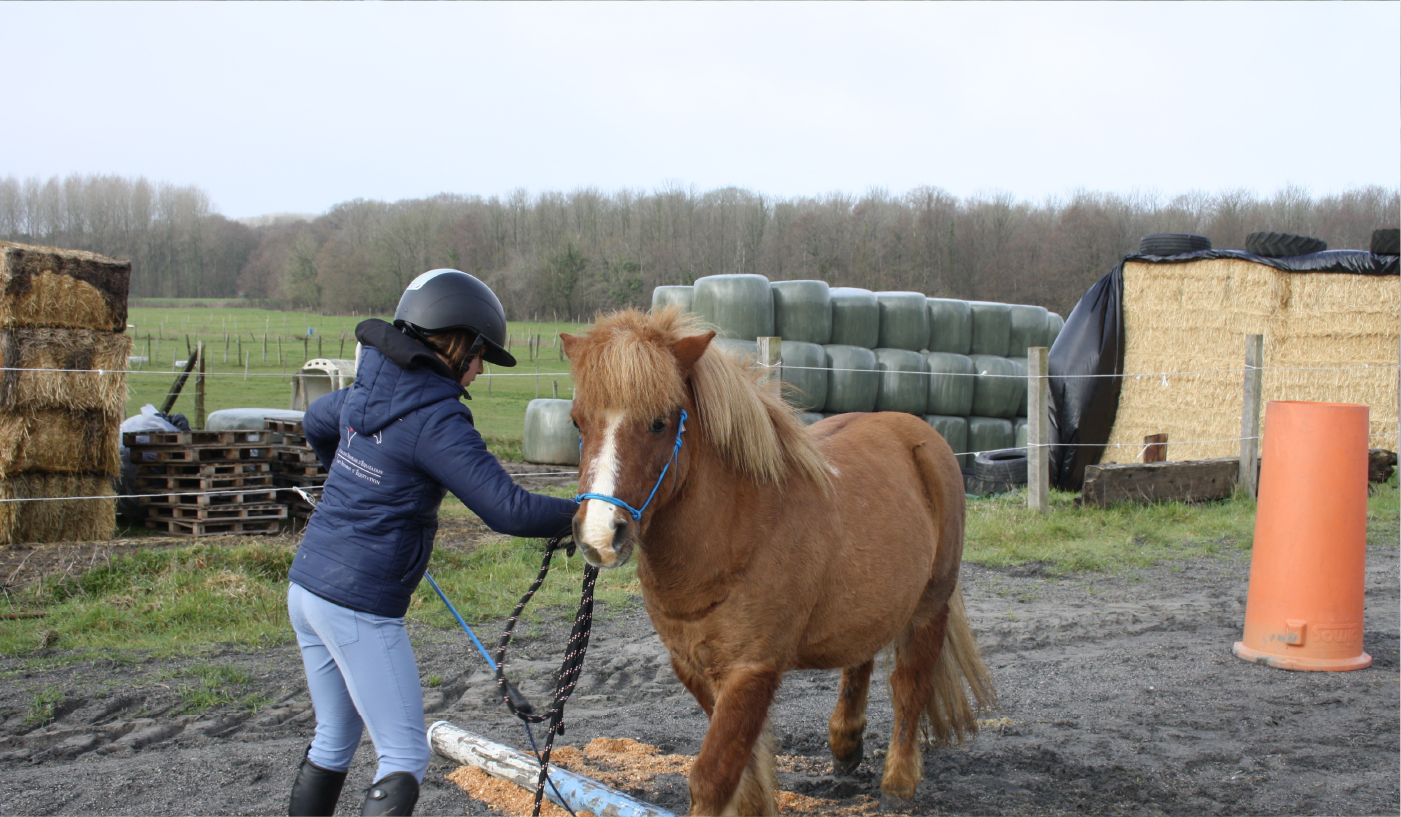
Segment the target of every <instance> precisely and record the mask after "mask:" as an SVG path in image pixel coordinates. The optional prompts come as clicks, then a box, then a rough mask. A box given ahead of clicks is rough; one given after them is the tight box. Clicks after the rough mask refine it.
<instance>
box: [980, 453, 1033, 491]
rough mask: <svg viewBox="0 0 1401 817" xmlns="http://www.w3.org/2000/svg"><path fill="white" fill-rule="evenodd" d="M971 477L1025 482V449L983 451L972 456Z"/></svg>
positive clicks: (1012, 482)
mask: <svg viewBox="0 0 1401 817" xmlns="http://www.w3.org/2000/svg"><path fill="white" fill-rule="evenodd" d="M973 477H974V478H975V479H979V480H982V481H983V482H1003V483H1009V484H1012V485H1025V484H1026V449H1025V448H1004V449H1002V450H1001V451H984V452H983V453H981V454H979V455H978V456H977V457H975V458H973Z"/></svg>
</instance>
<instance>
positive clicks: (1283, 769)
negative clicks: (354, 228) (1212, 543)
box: [0, 521, 1401, 815]
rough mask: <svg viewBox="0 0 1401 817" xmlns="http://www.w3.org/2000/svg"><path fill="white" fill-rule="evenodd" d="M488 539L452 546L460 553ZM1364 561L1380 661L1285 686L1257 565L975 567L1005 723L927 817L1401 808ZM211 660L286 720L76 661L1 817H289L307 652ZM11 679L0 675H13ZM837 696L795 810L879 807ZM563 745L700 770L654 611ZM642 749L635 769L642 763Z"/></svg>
mask: <svg viewBox="0 0 1401 817" xmlns="http://www.w3.org/2000/svg"><path fill="white" fill-rule="evenodd" d="M473 533H474V532H473V531H470V530H467V531H461V532H459V533H458V534H451V532H449V534H450V535H460V536H461V537H462V538H463V539H464V540H466V539H470V538H471V536H472V535H473ZM1370 539H1371V543H1370V547H1369V552H1368V562H1367V609H1366V637H1365V649H1366V650H1367V652H1369V653H1370V654H1371V655H1372V656H1373V658H1374V664H1373V666H1372V667H1371V668H1370V669H1367V670H1362V671H1358V672H1350V673H1291V672H1283V671H1280V670H1274V669H1269V668H1267V667H1264V666H1259V665H1256V664H1249V663H1246V662H1243V661H1240V660H1239V659H1236V658H1235V657H1233V656H1232V655H1231V652H1230V648H1231V644H1232V643H1233V642H1234V641H1236V640H1238V639H1239V638H1240V634H1241V624H1242V621H1243V616H1244V605H1245V599H1246V592H1247V577H1248V571H1249V562H1248V559H1247V558H1245V557H1242V556H1233V557H1224V558H1216V559H1202V560H1193V561H1186V562H1180V563H1173V564H1166V565H1162V566H1160V567H1157V568H1154V569H1151V570H1142V571H1137V570H1135V571H1127V572H1124V573H1120V574H1113V575H1110V574H1072V575H1068V576H1054V575H1049V574H1047V573H1045V572H1044V571H1043V570H1041V569H1039V568H1037V567H1035V566H1030V567H1023V568H1019V569H1016V570H993V569H988V568H983V567H978V566H975V565H967V566H965V569H964V583H965V593H966V595H967V600H968V604H969V610H970V614H971V617H972V622H973V626H974V630H975V632H976V633H977V635H978V638H979V641H980V643H981V645H982V648H983V651H984V656H985V658H986V660H987V662H988V665H989V667H990V668H991V669H992V672H993V676H994V679H995V681H996V684H997V689H998V694H999V696H1000V699H1001V710H1000V711H999V712H997V713H995V715H992V716H989V717H990V718H998V719H1002V720H999V721H998V723H999V725H997V726H991V727H990V728H988V729H985V730H984V731H983V732H982V733H981V734H979V735H978V736H977V737H976V738H975V739H974V740H973V741H972V742H971V743H970V744H968V745H966V746H963V747H955V748H944V749H937V750H929V751H927V752H926V755H925V781H924V783H923V785H922V786H921V788H920V792H919V797H918V799H917V808H916V809H915V813H918V814H1081V813H1113V814H1130V815H1157V814H1172V815H1179V814H1180V815H1189V814H1241V815H1244V814H1252V815H1253V814H1329V815H1358V814H1397V813H1398V812H1401V800H1399V798H1398V782H1399V781H1398V778H1399V777H1401V771H1398V757H1401V755H1399V754H1398V752H1399V751H1401V747H1399V746H1398V706H1399V705H1401V702H1399V701H1398V686H1401V685H1398V639H1399V638H1401V635H1399V634H1401V625H1399V623H1398V608H1399V606H1401V598H1398V559H1397V555H1398V548H1397V528H1396V524H1395V522H1394V521H1392V522H1389V523H1385V524H1380V525H1378V524H1374V525H1373V527H1372V529H1371V531H1370ZM505 612H506V611H503V615H504V614H505ZM411 633H412V634H413V636H414V637H415V640H416V644H417V651H418V658H419V665H420V668H421V674H422V677H423V678H425V679H427V678H429V677H432V676H436V677H438V678H440V679H441V683H440V684H439V685H438V686H436V687H425V698H426V702H427V707H428V710H429V713H430V714H429V715H428V719H429V721H434V720H439V719H446V720H449V721H452V722H454V723H456V724H459V725H461V726H463V727H465V728H468V729H471V730H473V731H476V732H480V733H483V734H485V735H487V736H488V737H491V738H492V739H494V740H497V741H500V742H502V743H506V744H508V745H511V746H514V747H517V748H522V747H524V746H525V737H524V732H523V730H522V728H521V726H520V725H519V723H518V722H517V721H515V720H514V719H513V718H511V717H510V716H509V715H508V714H507V713H506V712H505V710H504V709H503V708H502V707H501V706H500V705H499V704H498V703H497V702H496V701H495V700H494V697H493V684H492V681H491V676H490V674H489V673H488V672H487V670H486V668H485V666H484V664H483V662H482V660H481V659H480V657H478V656H477V655H476V654H475V652H474V651H472V650H470V649H469V648H468V646H467V644H466V640H465V638H463V637H462V636H461V635H460V634H454V633H448V632H440V631H435V630H428V629H426V628H422V627H415V626H413V625H411ZM563 636H564V630H563V629H562V628H550V629H548V631H546V632H544V633H543V634H541V635H540V636H539V637H537V638H535V639H533V640H530V641H522V642H519V646H518V647H517V648H516V649H515V650H514V651H513V653H512V663H511V672H512V675H513V676H514V677H516V678H518V679H520V681H521V684H522V686H523V687H524V689H525V690H526V693H527V695H529V696H530V697H531V698H532V699H533V700H544V698H545V684H546V680H547V676H548V674H549V672H550V671H551V670H553V669H554V667H555V666H556V665H557V663H558V654H559V650H560V648H561V646H562V640H563ZM483 637H487V636H486V634H483ZM41 654H42V653H41ZM49 654H52V655H56V653H55V652H53V651H50V653H49ZM207 660H208V661H213V662H215V663H221V664H230V665H235V666H238V667H241V668H244V669H246V670H247V671H248V672H250V673H251V674H252V675H253V676H254V681H253V683H252V684H251V685H250V686H249V687H248V688H247V689H244V690H240V691H241V692H260V693H262V694H263V695H265V696H266V697H267V698H269V699H271V700H273V701H274V702H275V703H273V704H272V705H271V706H269V707H267V708H264V709H262V710H261V711H259V712H257V713H256V714H253V715H249V714H248V713H244V712H238V711H235V710H233V709H227V708H225V709H214V710H210V711H207V712H205V713H203V714H200V715H174V714H172V712H173V711H174V710H175V708H176V707H177V706H178V704H179V703H180V700H181V699H180V697H179V694H178V691H177V690H176V689H172V687H174V686H176V685H177V683H178V682H177V681H175V680H173V679H172V673H173V672H175V671H178V670H179V669H180V664H179V662H169V661H167V662H155V661H147V662H139V661H138V662H136V663H131V662H117V661H80V662H77V663H72V664H67V665H65V666H62V667H59V668H54V669H28V670H24V671H22V672H19V673H17V674H14V675H8V676H7V677H5V678H4V680H3V683H0V781H3V787H4V796H3V797H0V815H10V814H15V815H19V814H25V815H38V814H141V815H166V814H281V813H285V809H286V797H287V791H288V787H289V785H290V783H291V780H292V776H293V774H294V767H295V764H296V762H297V760H298V759H299V758H300V756H301V754H302V752H303V750H304V749H305V747H306V744H307V741H308V739H309V738H310V735H311V732H312V711H311V705H310V703H309V700H308V698H307V693H306V688H305V685H304V682H303V677H302V669H301V663H300V660H299V657H298V654H297V651H296V649H295V647H294V646H292V645H285V646H280V647H276V648H271V649H267V650H262V651H241V650H229V651H226V652H224V653H222V654H220V655H218V656H215V657H214V658H212V659H207ZM21 663H22V662H21V661H19V660H16V659H2V660H0V672H9V671H11V670H14V669H16V668H18V667H19V666H20V665H21ZM836 687H837V675H836V673H835V672H801V673H793V674H790V675H789V676H788V677H787V678H786V679H785V681H784V685H783V687H782V689H781V691H780V693H779V698H778V702H777V704H776V706H775V707H774V709H773V713H772V715H773V723H774V728H775V733H776V737H777V742H778V747H779V753H780V755H781V756H782V760H781V776H780V783H781V786H782V788H783V789H784V790H785V791H786V792H789V794H788V795H785V797H784V807H785V811H787V812H790V813H818V812H823V813H836V812H841V813H848V814H865V813H874V811H875V805H874V799H873V798H875V797H878V795H879V780H880V768H881V766H880V764H881V756H882V755H883V754H884V751H883V747H884V745H885V743H886V741H887V740H888V738H889V729H890V709H889V705H888V702H887V700H886V695H885V689H884V688H883V685H880V684H873V687H872V700H871V706H870V710H869V715H870V723H869V726H868V728H867V735H866V747H867V759H866V761H865V762H863V763H862V765H861V766H860V768H859V769H858V770H857V773H856V775H855V776H854V777H851V778H843V779H839V778H834V777H832V776H831V775H830V760H829V756H828V754H827V747H826V735H827V718H828V715H829V714H830V712H831V708H832V706H833V703H834V701H835V696H836ZM46 689H57V690H60V691H61V693H62V698H61V700H60V701H59V703H58V705H57V709H56V713H57V715H58V717H57V718H56V719H55V720H54V722H53V723H51V724H48V725H45V726H43V727H40V728H34V727H33V726H32V725H28V726H27V725H26V724H25V719H26V716H27V714H28V712H29V708H30V705H31V702H32V700H33V696H34V695H35V693H36V692H38V691H41V690H46ZM567 726H568V731H567V734H566V735H565V736H564V737H563V738H561V740H560V744H559V745H560V746H570V747H575V748H574V750H571V751H573V757H574V758H575V760H576V761H577V762H580V763H592V768H593V769H595V770H596V771H598V772H599V773H600V774H602V773H605V772H608V771H610V770H611V771H617V770H618V768H619V767H618V765H617V763H613V764H612V765H610V762H609V761H608V759H607V758H606V757H604V756H601V755H599V754H598V752H597V751H596V750H597V748H598V746H600V745H602V744H593V747H594V748H593V749H590V748H589V747H590V745H591V742H592V741H594V740H595V739H597V738H628V739H631V740H634V741H637V742H639V743H640V744H644V745H645V747H654V748H655V750H656V752H657V755H656V756H655V757H660V756H664V755H670V754H674V755H681V756H691V755H694V754H695V752H696V751H697V750H698V749H699V747H700V743H701V739H702V738H703V736H704V734H705V727H706V722H705V718H704V716H703V715H702V714H701V712H700V710H699V708H698V707H697V706H696V705H695V703H694V702H693V701H692V700H691V698H690V696H689V695H688V694H687V693H686V691H685V690H684V689H683V688H682V687H681V685H680V684H679V683H678V682H677V681H676V680H675V678H674V677H673V675H672V673H671V670H670V668H669V666H668V663H667V660H666V658H665V652H664V650H663V649H662V647H661V644H660V642H659V641H658V639H657V637H656V636H655V635H654V634H653V633H652V630H651V626H650V624H649V623H648V621H647V618H646V616H645V614H643V613H642V611H641V610H640V608H632V609H628V610H622V611H602V612H601V613H600V615H599V616H598V620H597V622H596V624H595V627H594V633H593V643H592V646H591V648H590V651H589V655H588V661H587V664H586V666H585V669H584V675H583V679H582V681H581V683H580V687H579V690H578V692H577V693H576V695H575V696H574V699H573V700H572V701H571V703H570V705H569V708H568V710H567ZM605 743H606V742H605ZM645 747H643V748H640V749H638V751H639V752H641V753H643V754H646V753H647V752H650V751H651V749H649V748H645ZM634 748H638V747H634ZM591 751H592V752H593V754H592V755H590V754H589V752H591ZM564 755H565V756H566V757H569V756H570V752H569V751H565V752H564ZM373 756H374V752H373V747H372V746H371V744H370V743H369V740H368V737H366V739H365V741H364V743H363V744H362V745H361V750H360V752H359V754H358V755H357V756H356V762H355V765H354V767H353V769H352V772H351V777H350V779H349V781H348V782H347V787H346V792H347V794H346V796H345V797H344V798H343V800H342V803H341V808H340V813H341V814H358V813H359V807H360V803H361V798H362V796H361V791H363V789H364V788H365V787H366V786H367V785H368V784H369V783H370V775H371V774H373ZM655 757H654V759H655ZM590 758H592V760H590ZM684 759H685V758H684V757H683V758H679V759H674V760H669V761H666V762H660V761H658V762H654V763H652V764H651V767H649V769H648V770H647V771H646V773H645V774H634V775H627V776H620V777H618V778H616V779H617V780H618V781H620V784H621V787H623V788H625V789H626V790H627V791H628V792H629V793H631V794H633V795H634V796H637V797H640V798H642V799H644V800H648V801H651V802H654V803H656V804H659V805H661V806H663V807H666V808H669V809H672V810H674V811H677V812H684V811H685V809H686V806H687V791H686V783H685V778H684V777H683V776H682V775H681V773H680V772H679V769H681V768H684V765H681V764H683V763H684ZM614 760H615V761H616V760H617V759H616V758H615V759H614ZM455 771H456V768H455V766H454V765H453V764H451V763H449V762H448V761H446V760H444V759H442V758H438V757H435V758H434V760H433V763H432V765H431V766H430V768H429V772H428V779H427V780H426V781H425V786H424V792H423V797H422V799H421V800H420V805H419V809H418V813H419V814H502V813H513V812H512V810H511V808H510V807H509V806H507V805H502V806H501V809H500V810H497V809H493V808H492V806H491V805H490V804H489V803H488V802H486V801H484V800H482V799H478V798H476V797H472V796H470V795H468V794H467V793H466V792H465V791H464V790H463V789H462V788H460V787H459V786H458V785H456V784H454V783H453V782H451V781H449V780H448V779H447V776H448V775H449V774H452V773H453V772H455ZM458 777H459V778H461V777H462V775H458ZM495 802H501V801H495ZM527 813H528V812H527Z"/></svg>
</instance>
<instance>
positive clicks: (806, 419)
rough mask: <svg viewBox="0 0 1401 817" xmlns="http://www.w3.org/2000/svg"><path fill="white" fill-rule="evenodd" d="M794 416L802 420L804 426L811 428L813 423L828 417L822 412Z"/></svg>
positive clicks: (805, 412)
mask: <svg viewBox="0 0 1401 817" xmlns="http://www.w3.org/2000/svg"><path fill="white" fill-rule="evenodd" d="M793 416H795V417H797V418H798V419H799V420H801V421H802V422H803V425H805V426H810V425H812V424H813V423H816V422H818V421H819V420H822V419H823V418H824V417H827V416H828V415H825V414H823V413H822V412H820V411H799V412H797V413H795V414H794V415H793Z"/></svg>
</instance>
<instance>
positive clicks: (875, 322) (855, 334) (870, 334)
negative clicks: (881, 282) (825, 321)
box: [831, 287, 880, 349]
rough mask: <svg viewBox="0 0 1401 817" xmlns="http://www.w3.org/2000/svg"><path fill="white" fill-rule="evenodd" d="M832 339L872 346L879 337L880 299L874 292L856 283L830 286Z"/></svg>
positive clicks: (867, 347)
mask: <svg viewBox="0 0 1401 817" xmlns="http://www.w3.org/2000/svg"><path fill="white" fill-rule="evenodd" d="M831 296H832V343H833V344H835V345H838V346H860V347H862V348H864V349H874V348H876V346H877V345H878V344H877V342H878V341H879V340H880V302H879V301H877V300H876V293H874V292H872V291H870V290H869V289H857V288H856V287H832V290H831Z"/></svg>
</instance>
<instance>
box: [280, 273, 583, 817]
mask: <svg viewBox="0 0 1401 817" xmlns="http://www.w3.org/2000/svg"><path fill="white" fill-rule="evenodd" d="M355 337H356V339H357V340H359V341H360V343H361V344H362V345H363V349H364V351H363V355H362V358H361V360H360V364H359V368H358V370H357V372H356V378H355V385H354V386H352V387H351V388H349V389H342V390H340V391H336V392H332V393H331V394H329V395H326V396H325V397H322V398H321V399H319V400H317V401H316V402H315V403H312V404H311V407H310V408H309V410H308V411H307V413H306V418H305V420H304V422H303V426H304V428H305V431H306V437H307V441H308V442H310V443H311V445H312V447H313V448H315V449H316V453H317V455H318V456H319V457H320V458H321V461H322V462H323V463H325V464H326V468H327V470H328V471H329V472H330V473H329V476H328V477H327V478H326V487H325V490H324V492H323V493H322V496H321V500H320V502H319V503H318V505H317V508H316V513H315V514H313V515H312V517H311V520H310V521H309V522H308V523H307V528H306V534H305V535H304V536H303V538H302V544H301V547H300V548H299V549H298V550H297V555H296V558H295V560H294V561H293V563H292V569H291V571H290V572H289V574H288V578H290V579H291V581H292V584H291V587H290V588H289V589H288V594H287V608H288V612H289V614H290V615H291V619H292V626H293V628H294V629H295V630H296V632H297V643H298V645H299V646H300V647H301V650H302V661H303V664H304V665H305V667H306V676H307V686H308V688H309V689H310V691H311V700H312V705H313V706H314V707H315V710H316V736H315V738H314V739H313V740H312V742H311V746H310V747H308V749H307V753H306V756H305V757H304V758H303V759H302V762H301V764H300V765H299V767H298V771H297V779H296V782H295V783H293V784H292V798H291V804H290V807H289V810H288V813H289V814H291V815H327V814H331V813H332V812H333V811H334V810H335V807H336V801H337V800H338V799H339V797H340V790H341V786H342V785H343V784H344V782H345V775H346V770H347V769H348V768H349V767H350V759H351V757H352V756H353V755H354V754H355V748H356V746H358V745H359V743H360V733H361V728H362V725H363V726H364V727H368V728H369V731H370V738H371V739H372V740H373V741H374V744H375V751H376V752H377V753H378V756H379V768H378V770H377V772H376V773H375V782H374V784H373V785H371V786H370V789H369V791H368V792H367V793H366V798H365V805H364V810H363V812H362V813H363V814H374V815H381V814H411V813H412V812H413V807H414V804H415V803H416V802H417V801H418V787H419V784H420V783H421V782H422V781H423V774H424V772H425V771H426V770H427V768H428V758H429V747H428V741H427V736H426V734H425V730H424V724H423V690H422V688H421V687H420V685H419V679H418V668H417V665H416V664H415V662H414V655H413V649H412V647H410V645H409V639H408V635H407V634H406V633H405V631H404V612H405V611H406V610H407V609H408V606H409V597H410V596H411V595H412V594H413V592H414V588H416V587H417V586H418V583H419V581H420V579H421V578H422V577H423V572H424V569H425V568H426V567H427V565H428V557H429V556H430V555H431V554H432V552H433V537H434V534H435V533H436V532H437V529H438V504H439V503H440V502H441V501H442V498H443V495H444V493H445V491H452V493H453V494H454V495H455V496H456V497H458V498H459V499H461V500H462V502H463V503H464V504H465V505H466V506H467V507H468V508H470V509H472V511H473V512H474V513H476V514H477V515H478V516H480V517H481V518H482V521H483V522H485V523H486V524H487V525H488V526H490V527H491V528H492V529H493V530H497V531H500V532H502V533H507V534H511V535H514V536H526V537H536V538H545V537H550V536H555V535H557V534H561V533H564V532H566V531H568V530H569V526H570V519H571V517H572V516H573V515H574V511H575V509H576V508H577V505H576V504H575V503H574V502H573V501H572V500H567V499H555V498H552V497H546V496H540V495H537V494H531V493H528V492H527V491H525V490H523V489H522V488H520V487H519V486H517V485H515V483H513V482H512V481H511V478H510V476H509V475H508V474H507V473H506V471H505V470H504V469H503V468H502V467H501V464H500V463H499V462H497V460H496V458H495V457H494V456H492V455H491V453H490V452H488V451H487V450H486V446H485V445H484V444H483V443H482V438H481V435H480V434H478V433H477V431H476V429H475V428H473V426H472V413H471V412H470V411H468V410H467V407H466V406H465V405H463V404H462V403H461V402H460V401H459V399H458V398H460V397H467V394H466V387H467V386H468V385H469V384H471V382H472V380H473V378H475V377H476V376H477V375H478V374H479V373H480V372H481V369H482V360H483V359H485V360H486V361H487V362H489V363H495V364H496V365H498V366H514V365H515V364H516V361H515V358H513V357H512V356H511V354H510V352H508V351H506V349H505V348H504V345H503V344H504V342H505V340H506V315H505V312H504V311H503V310H502V308H501V302H500V301H498V300H497V298H496V295H495V294H494V293H493V292H492V291H491V289H490V288H489V287H487V286H486V284H483V283H482V282H481V281H478V280H477V279H476V278H473V277H472V276H470V275H468V274H467V273H465V272H459V271H457V270H448V269H437V270H431V271H429V272H425V273H423V274H422V275H420V276H418V278H416V279H414V281H413V283H411V284H409V287H408V289H406V290H405V291H404V294H403V297H402V298H401V299H400V300H399V308H398V310H397V311H396V312H395V313H394V324H393V325H392V326H391V325H390V324H388V323H385V322H384V321H381V320H368V321H364V322H362V323H361V324H360V325H359V326H357V327H356V328H355ZM469 399H470V398H469Z"/></svg>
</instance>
